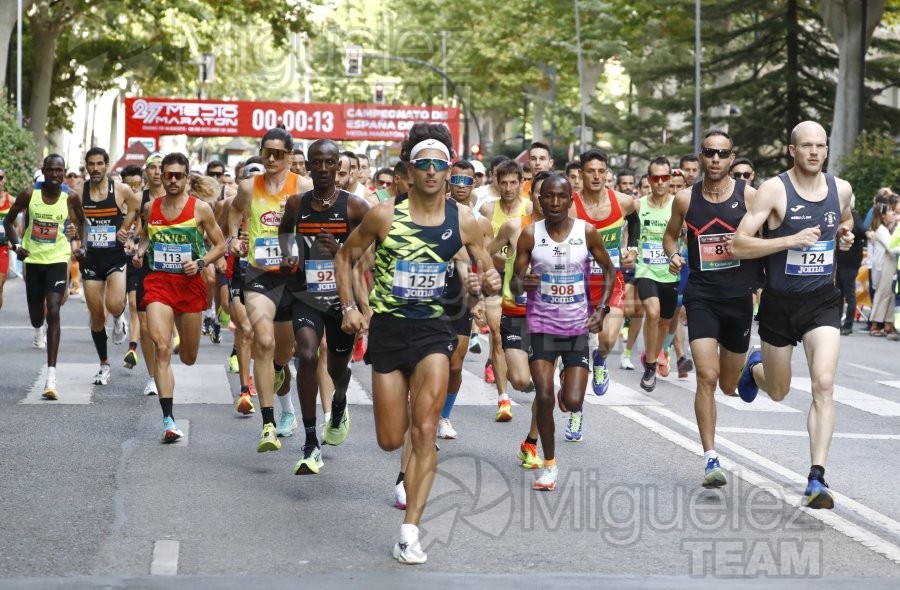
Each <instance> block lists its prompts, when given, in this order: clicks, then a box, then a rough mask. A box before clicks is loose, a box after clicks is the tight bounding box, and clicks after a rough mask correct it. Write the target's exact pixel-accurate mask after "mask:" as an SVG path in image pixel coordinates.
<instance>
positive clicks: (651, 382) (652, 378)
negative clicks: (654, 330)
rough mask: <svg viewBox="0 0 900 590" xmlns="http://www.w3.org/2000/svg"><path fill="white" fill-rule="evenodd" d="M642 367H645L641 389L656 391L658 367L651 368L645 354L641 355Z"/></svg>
mask: <svg viewBox="0 0 900 590" xmlns="http://www.w3.org/2000/svg"><path fill="white" fill-rule="evenodd" d="M641 365H642V366H643V367H644V374H643V375H642V376H641V389H643V390H644V391H648V392H649V391H653V390H654V389H656V367H653V368H649V367H648V366H647V359H646V356H645V354H643V353H642V354H641Z"/></svg>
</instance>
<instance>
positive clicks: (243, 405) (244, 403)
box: [234, 391, 256, 416]
mask: <svg viewBox="0 0 900 590" xmlns="http://www.w3.org/2000/svg"><path fill="white" fill-rule="evenodd" d="M234 409H235V410H237V412H238V414H243V415H244V416H246V415H248V414H252V413H253V412H255V411H256V408H254V407H253V398H252V397H250V393H249V392H246V391H245V392H243V393H241V397H239V398H238V401H237V404H235V407H234Z"/></svg>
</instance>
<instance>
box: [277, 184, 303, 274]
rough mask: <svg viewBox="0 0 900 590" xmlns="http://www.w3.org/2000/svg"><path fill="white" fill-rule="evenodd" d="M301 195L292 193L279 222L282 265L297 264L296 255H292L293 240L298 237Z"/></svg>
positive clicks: (289, 266)
mask: <svg viewBox="0 0 900 590" xmlns="http://www.w3.org/2000/svg"><path fill="white" fill-rule="evenodd" d="M301 200H302V197H301V196H300V195H291V196H290V197H288V200H287V203H285V204H284V214H283V215H282V216H281V223H280V224H278V247H279V249H280V250H281V266H282V269H284V268H293V267H294V266H296V265H297V263H298V261H297V260H296V257H294V256H291V251H292V250H293V248H291V240H295V241H296V239H297V217H298V216H299V215H300V202H301Z"/></svg>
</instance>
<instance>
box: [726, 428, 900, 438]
mask: <svg viewBox="0 0 900 590" xmlns="http://www.w3.org/2000/svg"><path fill="white" fill-rule="evenodd" d="M720 432H721V433H726V434H729V433H730V434H763V435H766V436H768V435H774V436H795V437H798V438H807V437H808V436H809V433H808V432H807V431H805V430H775V429H772V428H739V427H734V426H717V427H716V433H720ZM832 436H833V437H834V438H850V439H858V440H900V434H861V433H857V432H835V433H834V434H833V435H832Z"/></svg>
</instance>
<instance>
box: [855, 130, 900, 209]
mask: <svg viewBox="0 0 900 590" xmlns="http://www.w3.org/2000/svg"><path fill="white" fill-rule="evenodd" d="M895 145H896V144H895V141H894V140H893V138H891V137H888V136H886V135H869V134H867V133H863V134H862V135H860V136H859V143H858V144H857V145H856V149H854V150H853V151H852V152H850V153H849V154H847V155H846V156H844V157H843V158H842V159H841V172H840V177H841V178H843V179H844V180H846V181H847V182H849V183H850V185H851V186H852V187H853V194H855V195H856V210H857V211H858V212H859V213H860V214H861V215H865V213H866V211H868V210H869V208H870V207H871V206H872V200H873V199H874V198H875V193H876V192H878V189H880V188H881V187H883V186H889V187H892V188H893V189H894V192H897V191H898V190H900V153H898V152H897V149H896V147H895Z"/></svg>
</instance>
